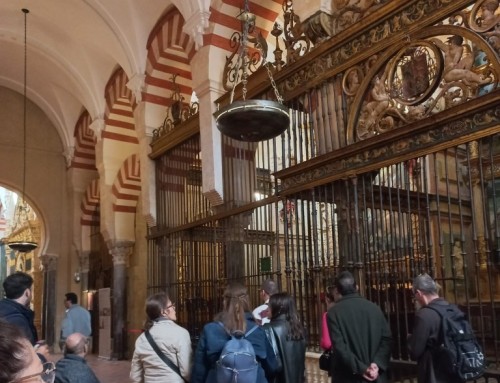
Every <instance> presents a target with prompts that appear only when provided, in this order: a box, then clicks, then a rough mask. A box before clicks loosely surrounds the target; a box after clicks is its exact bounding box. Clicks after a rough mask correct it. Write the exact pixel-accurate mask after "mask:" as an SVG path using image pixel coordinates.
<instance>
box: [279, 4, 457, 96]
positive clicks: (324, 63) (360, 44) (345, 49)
mask: <svg viewBox="0 0 500 383" xmlns="http://www.w3.org/2000/svg"><path fill="white" fill-rule="evenodd" d="M285 2H290V1H286V0H285ZM451 2H452V0H435V1H432V2H429V1H427V0H421V1H418V2H417V3H414V4H412V5H410V6H409V7H407V8H405V9H403V10H401V11H399V12H398V13H396V14H395V15H394V16H392V18H391V19H389V20H384V21H383V22H382V23H380V24H378V25H375V26H374V27H373V28H371V29H368V30H366V31H365V32H364V33H363V34H361V35H357V37H356V38H354V39H352V40H350V41H348V42H347V43H346V44H344V45H342V46H341V47H339V48H337V49H335V50H333V51H328V52H327V53H326V54H325V55H323V56H321V57H318V58H316V59H315V60H313V61H312V62H311V63H310V64H309V65H308V66H307V67H305V68H304V69H302V70H300V71H299V72H297V73H294V74H293V75H291V76H289V77H287V78H285V79H283V80H281V81H280V82H279V84H278V88H279V89H280V91H281V92H282V93H286V92H287V91H293V90H295V89H296V88H299V87H302V86H305V85H306V84H307V83H308V82H310V81H311V80H312V79H315V78H316V77H317V76H318V75H319V74H323V73H324V71H327V70H332V69H334V68H335V67H337V66H340V65H342V64H344V63H346V62H347V61H348V60H349V59H350V58H352V57H353V56H354V55H356V54H358V53H360V52H363V51H365V50H367V49H368V48H370V47H372V46H373V45H375V44H376V43H377V42H379V41H381V40H383V39H384V38H388V37H390V36H391V35H394V34H396V33H398V32H400V31H401V30H404V29H408V27H410V26H411V25H412V24H415V23H416V22H418V21H420V20H421V19H423V18H425V17H426V16H430V15H432V14H433V13H434V12H436V10H438V9H440V8H442V7H443V6H445V5H446V4H449V3H451ZM286 15H287V14H286V13H285V17H287V16H286ZM288 17H291V16H288ZM295 25H297V24H295ZM295 28H296V29H297V31H296V32H295V33H296V34H299V32H300V33H302V28H301V27H298V26H296V27H295ZM287 33H290V32H285V35H287ZM286 40H288V39H286ZM289 45H290V43H287V50H288V49H289ZM307 49H308V48H305V47H304V48H303V50H305V51H307ZM297 50H298V48H297V49H296V51H297ZM302 54H303V53H302ZM288 55H290V52H289V53H288ZM292 55H294V59H292V60H291V59H290V57H289V58H288V63H289V64H290V63H292V62H293V61H296V59H297V58H298V56H299V54H296V55H295V54H292Z"/></svg>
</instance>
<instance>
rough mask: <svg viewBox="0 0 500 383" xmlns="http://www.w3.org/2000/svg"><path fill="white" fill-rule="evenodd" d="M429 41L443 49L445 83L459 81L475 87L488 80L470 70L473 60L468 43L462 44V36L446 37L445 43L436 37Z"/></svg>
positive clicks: (488, 80)
mask: <svg viewBox="0 0 500 383" xmlns="http://www.w3.org/2000/svg"><path fill="white" fill-rule="evenodd" d="M430 41H432V42H433V43H434V44H436V45H437V46H438V47H439V49H441V50H442V51H443V54H444V71H443V80H444V81H445V82H446V83H451V82H456V81H460V82H462V83H464V84H465V85H467V86H473V87H477V86H478V85H480V84H487V83H489V82H490V79H489V78H485V77H483V76H482V75H480V74H477V73H475V72H473V71H472V70H471V69H472V64H473V62H474V58H473V57H472V54H471V52H472V49H471V47H470V46H469V45H468V44H463V41H464V39H463V37H462V36H457V35H454V36H451V37H448V42H447V44H445V43H444V42H443V41H441V40H440V39H438V38H432V39H430Z"/></svg>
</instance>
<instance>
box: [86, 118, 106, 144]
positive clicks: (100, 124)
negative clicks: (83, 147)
mask: <svg viewBox="0 0 500 383" xmlns="http://www.w3.org/2000/svg"><path fill="white" fill-rule="evenodd" d="M105 126H106V124H105V122H104V118H103V117H99V118H96V119H94V121H92V123H91V124H90V125H89V128H90V130H92V131H93V132H94V135H95V139H96V141H97V142H99V141H101V138H102V137H101V134H102V132H103V130H104V128H105Z"/></svg>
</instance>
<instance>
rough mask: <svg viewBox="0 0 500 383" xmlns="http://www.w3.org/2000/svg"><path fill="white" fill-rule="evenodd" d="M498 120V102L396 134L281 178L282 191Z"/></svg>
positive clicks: (425, 145)
mask: <svg viewBox="0 0 500 383" xmlns="http://www.w3.org/2000/svg"><path fill="white" fill-rule="evenodd" d="M499 123H500V106H498V107H496V108H494V109H488V110H485V111H482V112H479V113H476V114H474V115H472V116H470V117H466V118H462V119H461V120H457V121H452V122H449V123H447V124H445V125H444V126H436V127H435V128H433V129H431V130H428V131H426V132H422V133H419V134H417V135H415V136H414V137H413V138H412V139H411V140H409V139H408V138H399V139H397V140H395V141H393V142H391V143H389V144H388V145H386V144H385V145H384V146H382V147H377V148H372V149H367V150H365V151H363V152H361V153H356V154H353V155H351V156H346V157H345V158H342V159H337V160H334V161H330V162H328V163H327V164H325V165H323V166H320V167H318V168H315V169H311V170H310V171H304V172H301V173H300V174H297V175H296V176H292V177H289V178H285V179H283V180H282V184H283V191H286V189H289V188H292V187H297V186H300V185H304V184H307V183H310V182H314V181H317V180H320V179H323V178H325V177H326V176H328V175H331V174H332V173H336V172H344V173H345V172H352V171H355V169H357V168H360V167H362V166H363V165H366V164H373V163H374V162H379V161H381V160H383V159H384V158H389V157H391V158H392V157H394V156H398V155H404V154H408V153H412V152H414V151H415V150H416V149H420V148H423V147H429V146H432V145H436V144H438V143H440V142H447V141H452V140H453V139H455V138H458V137H461V136H463V135H465V134H470V133H472V132H474V131H479V130H482V129H484V128H486V127H489V126H493V125H496V124H499Z"/></svg>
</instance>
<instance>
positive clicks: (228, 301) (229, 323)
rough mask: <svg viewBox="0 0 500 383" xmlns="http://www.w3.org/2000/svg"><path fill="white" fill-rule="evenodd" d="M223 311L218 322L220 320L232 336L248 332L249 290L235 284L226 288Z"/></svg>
mask: <svg viewBox="0 0 500 383" xmlns="http://www.w3.org/2000/svg"><path fill="white" fill-rule="evenodd" d="M222 304H223V310H222V313H221V314H219V315H218V317H217V319H216V320H220V321H221V322H222V324H223V325H224V327H225V328H226V330H227V331H229V332H230V333H231V334H232V333H234V332H235V331H241V332H243V333H245V332H246V328H247V322H246V319H245V312H247V311H249V310H250V303H249V301H248V292H247V288H246V287H245V286H243V285H241V284H238V283H235V284H231V285H229V286H227V287H226V290H225V291H224V297H223V302H222Z"/></svg>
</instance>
